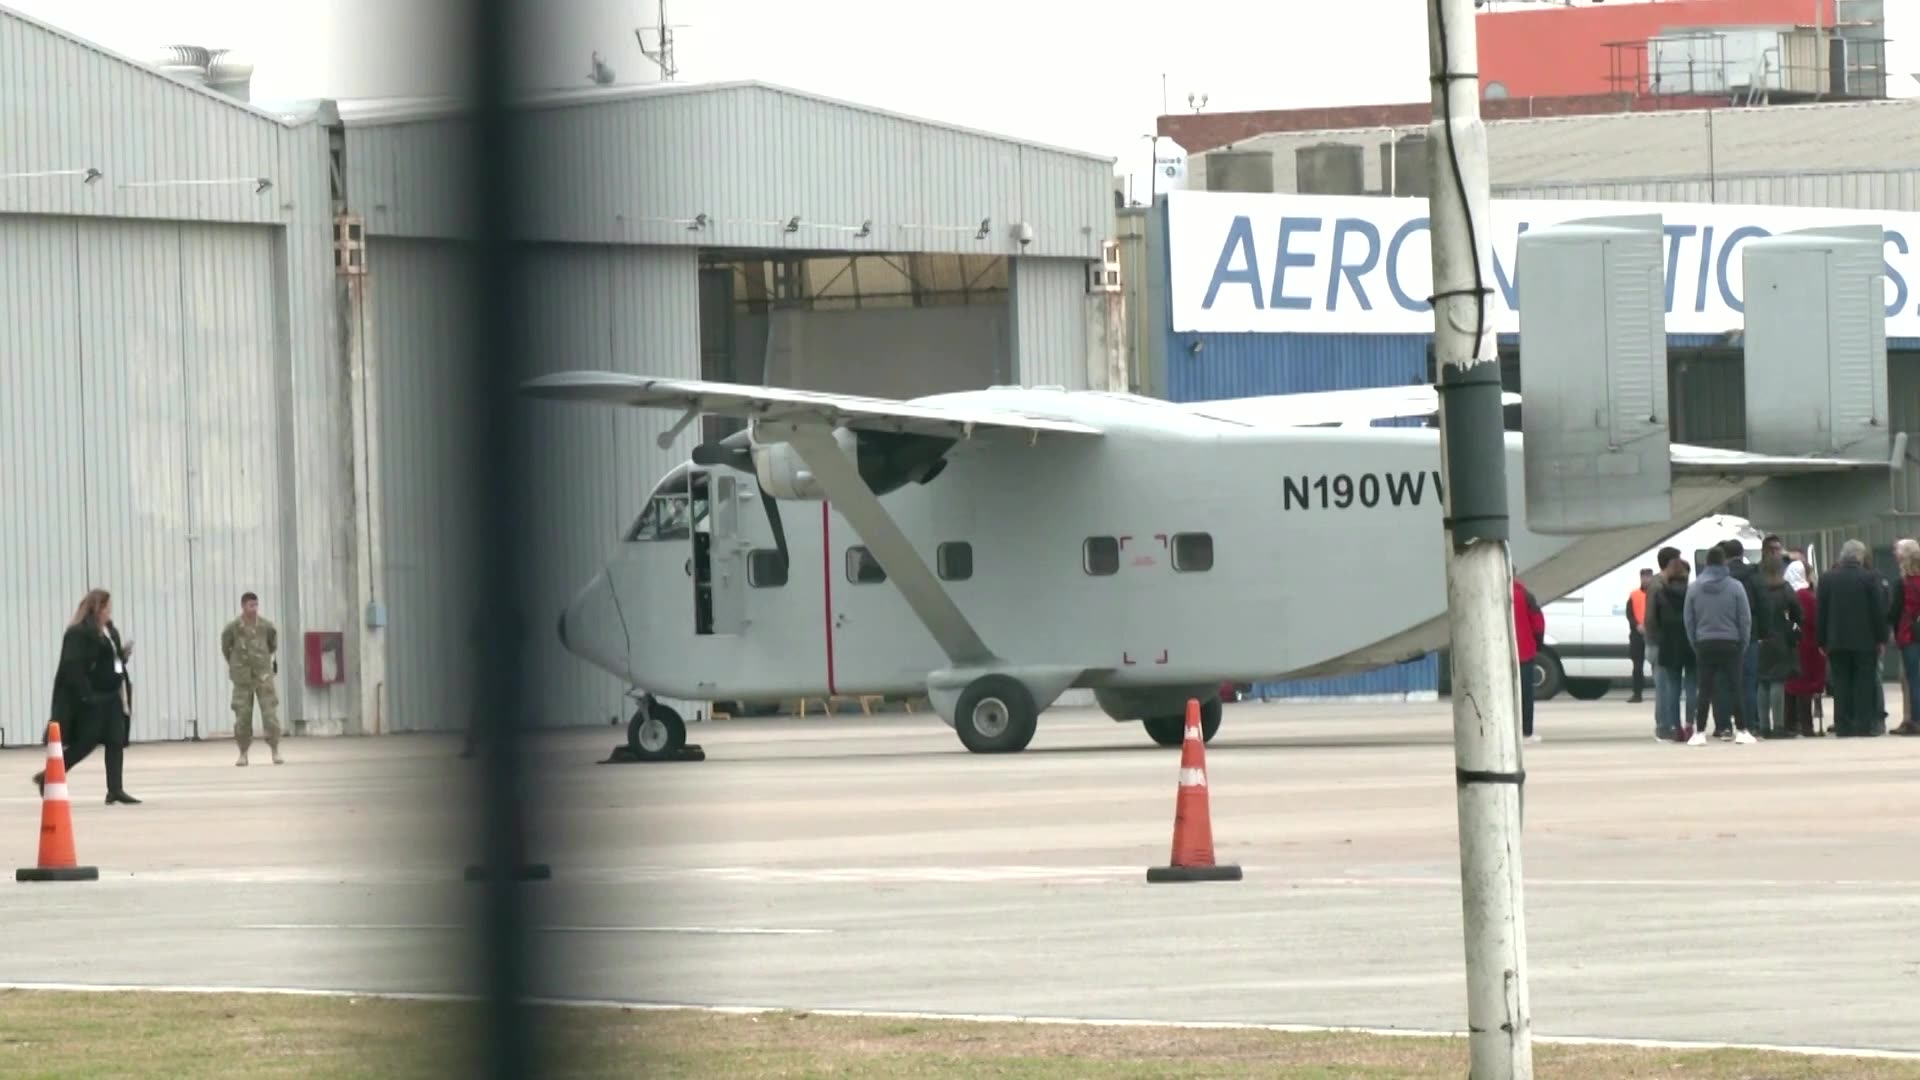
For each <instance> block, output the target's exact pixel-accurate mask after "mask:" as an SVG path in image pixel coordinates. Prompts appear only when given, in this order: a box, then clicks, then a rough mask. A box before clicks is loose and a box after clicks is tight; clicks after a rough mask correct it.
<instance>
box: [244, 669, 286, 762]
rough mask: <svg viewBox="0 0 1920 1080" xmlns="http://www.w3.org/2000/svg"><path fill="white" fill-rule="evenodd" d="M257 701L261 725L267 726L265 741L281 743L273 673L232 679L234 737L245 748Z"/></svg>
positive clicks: (250, 738) (251, 729)
mask: <svg viewBox="0 0 1920 1080" xmlns="http://www.w3.org/2000/svg"><path fill="white" fill-rule="evenodd" d="M255 701H258V702H259V703H260V720H261V726H262V727H263V728H265V729H266V735H267V745H268V746H270V747H272V746H279V745H280V695H279V693H278V692H277V691H276V690H275V689H274V687H273V674H272V673H271V672H268V673H266V674H263V675H259V676H248V677H243V678H236V679H234V680H233V741H234V742H236V743H238V744H239V746H240V749H242V750H245V749H246V748H247V747H248V746H249V745H251V744H252V743H253V703H254V702H255Z"/></svg>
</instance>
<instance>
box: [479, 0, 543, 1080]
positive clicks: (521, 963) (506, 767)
mask: <svg viewBox="0 0 1920 1080" xmlns="http://www.w3.org/2000/svg"><path fill="white" fill-rule="evenodd" d="M468 2H469V5H470V8H469V10H470V11H471V12H472V17H473V20H474V21H473V53H472V58H473V67H472V77H473V80H474V82H473V88H472V95H473V101H472V111H471V115H472V116H473V128H472V136H473V140H474V141H473V144H472V150H473V154H472V157H471V158H470V160H471V162H472V165H473V173H472V176H471V178H470V180H471V183H472V185H473V187H472V194H473V200H472V207H473V217H472V221H471V226H472V230H473V235H472V237H471V242H470V244H469V246H468V251H469V253H470V255H471V257H472V259H473V265H472V267H471V273H470V276H469V278H468V280H469V281H471V282H472V284H473V287H474V290H475V291H474V296H473V300H474V303H473V305H472V308H471V311H472V314H473V318H474V320H475V327H474V329H475V331H476V332H475V334H474V338H473V340H474V341H475V343H476V347H475V352H474V372H473V374H474V378H475V380H476V381H477V383H478V385H479V386H480V387H481V389H482V397H481V400H482V401H484V403H485V404H484V408H485V410H486V414H485V417H484V422H483V424H482V425H481V430H482V432H483V435H482V440H481V444H480V445H481V449H480V452H479V458H480V460H479V461H478V462H477V463H476V465H477V468H476V469H475V472H474V476H473V482H474V483H476V484H478V485H480V490H479V491H478V493H477V494H478V503H479V506H480V521H479V522H478V523H477V524H478V525H479V530H478V531H477V532H476V534H475V535H476V536H478V537H479V540H480V552H479V555H480V558H479V568H478V569H479V575H478V577H477V579H476V580H475V581H474V582H473V585H472V587H473V589H474V595H475V596H477V597H482V598H484V601H483V603H482V610H485V611H490V612H492V613H493V615H492V617H490V618H488V619H487V630H488V632H487V633H485V634H483V635H481V637H482V641H483V642H484V645H483V653H482V655H481V656H480V657H478V658H477V659H478V660H479V670H478V673H477V674H478V678H479V680H480V684H479V686H478V687H477V688H476V689H477V690H478V691H479V693H478V694H477V695H476V697H477V705H478V707H479V709H480V716H479V718H478V719H479V722H480V725H481V730H482V732H483V735H484V742H483V748H482V756H481V761H482V768H481V776H482V782H481V785H480V790H479V798H480V806H479V807H478V811H479V812H478V813H476V814H474V815H473V821H474V823H475V824H476V825H477V826H478V827H479V828H480V829H481V830H482V836H481V838H480V840H481V845H482V849H483V855H482V860H483V866H484V869H485V876H484V882H483V884H482V886H481V887H482V889H483V890H484V894H483V896H484V899H483V902H482V905H481V941H480V945H481V960H482V965H481V971H482V972H484V978H485V983H486V985H485V1007H484V1009H483V1011H482V1017H481V1018H482V1020H483V1029H482V1031H483V1038H484V1040H485V1041H484V1043H483V1044H482V1045H481V1046H480V1049H481V1051H482V1053H481V1055H480V1056H481V1058H482V1060H484V1061H485V1062H486V1070H487V1072H486V1075H489V1076H493V1077H498V1078H501V1080H505V1078H509V1077H511V1078H514V1080H519V1078H521V1077H528V1076H533V1075H535V1070H534V1068H533V1063H534V1061H535V1060H536V1055H535V1053H534V1050H533V1031H532V1023H531V1018H530V1017H529V1015H528V1012H527V1009H526V1006H525V998H526V996H527V992H528V987H529V983H530V979H529V975H530V972H529V957H530V955H531V950H530V949H529V948H528V940H527V938H528V932H527V922H528V919H527V909H526V897H525V892H524V889H523V887H522V886H521V885H520V884H519V883H518V882H517V881H516V874H515V871H516V869H517V868H518V867H519V866H520V865H521V864H522V854H523V851H524V848H525V839H524V838H525V836H526V834H527V831H528V830H527V822H526V821H525V820H524V817H523V808H524V806H525V802H524V800H523V799H522V798H521V792H522V790H523V783H522V775H521V772H522V760H521V756H520V746H521V739H520V731H519V728H520V724H521V717H522V716H524V715H525V710H524V709H523V708H522V707H521V705H522V701H523V700H524V695H525V692H526V687H525V686H524V685H522V680H523V673H522V671H521V665H520V664H519V662H518V661H519V657H517V656H513V655H511V654H510V653H509V651H508V650H509V649H511V648H512V635H511V634H508V633H505V632H503V628H504V627H505V625H506V623H507V620H508V619H509V618H510V616H511V612H512V611H513V610H514V609H516V608H517V607H518V606H519V604H520V601H521V588H520V587H521V579H522V576H523V573H524V570H525V567H526V552H525V551H523V550H521V545H520V542H519V538H520V537H523V536H525V535H526V531H525V530H524V529H522V528H521V527H520V522H521V520H522V516H523V511H522V507H521V505H520V503H521V493H522V491H523V490H524V485H523V484H522V483H521V482H520V480H521V476H522V468H523V463H524V461H525V457H526V453H527V447H526V439H525V432H524V430H523V428H522V425H521V424H520V423H519V422H518V420H519V417H518V409H517V406H516V403H515V400H514V386H515V384H516V383H517V382H518V374H519V371H520V367H521V365H520V358H519V355H518V351H519V349H521V348H522V347H523V345H524V335H523V334H522V326H523V323H524V319H523V318H522V316H521V312H520V305H521V300H522V297H523V295H524V294H523V292H522V290H521V289H520V267H519V265H518V258H519V252H518V249H517V245H516V243H515V240H516V237H517V236H518V234H519V231H520V230H519V228H518V211H519V209H520V207H521V205H522V198H521V192H520V183H519V182H520V179H521V177H522V176H523V175H524V174H523V173H522V171H521V169H520V154H519V152H518V140H517V139H516V138H515V135H516V132H515V119H514V116H513V114H512V112H511V109H510V101H509V93H510V90H509V87H510V86H511V84H512V81H513V80H512V77H511V76H512V72H511V63H512V60H511V57H510V55H509V44H508V43H509V42H511V41H513V40H514V39H515V37H516V36H517V34H516V29H517V28H516V27H515V26H514V25H513V17H514V16H515V15H516V14H518V13H519V12H518V10H517V9H518V8H519V7H520V5H519V4H518V3H517V2H516V0H468Z"/></svg>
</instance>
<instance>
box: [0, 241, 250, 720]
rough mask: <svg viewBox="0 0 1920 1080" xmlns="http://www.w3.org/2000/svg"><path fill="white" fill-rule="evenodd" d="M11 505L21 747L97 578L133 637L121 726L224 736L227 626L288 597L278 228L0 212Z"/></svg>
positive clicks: (7, 684) (8, 673)
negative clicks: (253, 594)
mask: <svg viewBox="0 0 1920 1080" xmlns="http://www.w3.org/2000/svg"><path fill="white" fill-rule="evenodd" d="M0 250H5V251H6V252H7V254H8V265H9V268H10V270H11V271H13V273H11V274H9V275H8V277H7V284H6V287H5V288H4V289H0V312H4V314H3V315H0V326H3V327H4V329H0V341H4V342H5V347H4V358H5V359H4V364H0V367H4V369H5V370H6V371H7V373H8V383H9V392H8V394H7V399H8V402H9V408H8V409H7V411H6V412H5V413H4V414H3V415H5V417H6V423H5V425H4V427H0V445H5V446H6V448H7V452H6V455H5V456H6V459H7V460H8V461H9V462H10V463H11V465H10V481H9V486H8V491H9V502H10V504H11V505H12V506H13V507H14V508H15V509H16V510H17V511H18V512H17V513H11V514H9V515H8V517H7V528H6V529H5V530H4V531H0V537H4V538H0V549H3V550H4V551H5V552H6V554H5V555H0V589H3V590H4V591H5V592H7V593H8V594H10V595H15V596H18V597H20V598H21V602H20V603H17V604H10V605H9V609H10V610H16V611H18V612H19V617H16V618H14V619H10V620H8V621H7V622H6V623H5V624H4V626H0V662H4V663H5V664H6V667H5V669H4V674H3V675H0V726H4V730H5V733H6V739H7V742H9V743H21V742H33V741H36V740H37V739H38V738H39V733H40V727H41V725H42V724H43V723H44V717H45V713H46V703H47V695H48V694H49V692H50V690H51V686H52V676H53V668H54V662H55V660H56V659H57V657H58V655H59V639H60V632H61V629H62V628H63V627H64V626H65V625H66V623H67V621H68V619H69V618H70V617H71V615H72V612H73V609H74V606H75V605H76V604H77V603H78V601H79V599H80V597H81V595H82V594H83V593H84V592H85V591H86V589H87V588H89V587H91V586H95V585H98V586H101V587H104V588H107V589H109V590H111V591H112V592H113V594H114V607H115V621H116V623H117V624H119V626H120V627H121V630H122V633H123V635H125V636H127V637H130V638H132V639H134V640H135V641H137V642H138V647H137V649H136V651H135V660H134V663H133V666H132V674H133V678H134V685H135V694H136V698H135V710H134V726H133V737H134V738H135V739H140V740H147V739H177V738H183V737H186V736H187V735H190V734H192V733H193V732H194V731H195V730H196V728H195V725H196V723H197V725H198V726H197V730H198V732H199V733H200V734H202V735H212V734H218V733H223V732H226V731H229V730H231V726H232V716H231V713H229V712H228V708H227V698H228V688H227V683H226V675H225V671H224V669H223V668H222V666H221V665H220V663H219V659H220V653H219V634H220V629H221V627H222V626H223V625H224V624H225V622H226V621H227V619H229V618H231V617H232V616H233V614H235V613H236V612H237V610H238V607H239V595H240V593H241V592H242V591H244V590H246V589H253V590H255V591H257V592H259V593H260V594H261V596H262V598H263V601H264V602H265V604H266V606H267V609H268V612H269V614H270V615H271V614H275V607H276V601H277V599H278V598H279V597H281V596H283V595H284V593H283V590H282V587H281V586H282V572H283V568H284V566H285V565H286V551H285V545H286V543H287V537H286V534H285V531H284V529H283V521H282V516H281V512H282V489H281V481H282V477H283V474H284V468H283V466H284V461H283V457H282V448H283V445H284V444H283V440H282V439H281V438H280V436H279V432H280V429H281V428H283V427H284V426H285V424H286V420H285V416H284V413H283V411H282V409H281V400H282V399H281V394H280V392H279V385H278V372H279V368H280V367H281V365H280V364H279V358H280V350H279V348H278V343H279V333H278V331H279V315H278V311H279V305H278V304H277V302H276V301H277V297H276V296H275V290H274V282H275V280H276V279H275V273H274V265H273V264H274V259H275V241H274V236H273V233H272V232H271V231H270V230H267V229H263V228H258V227H245V226H220V225H204V224H181V223H173V222H139V223H135V222H118V221H110V220H104V219H98V220H87V219H77V218H58V219H56V218H44V217H29V216H0Z"/></svg>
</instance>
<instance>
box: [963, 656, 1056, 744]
mask: <svg viewBox="0 0 1920 1080" xmlns="http://www.w3.org/2000/svg"><path fill="white" fill-rule="evenodd" d="M1039 719H1040V712H1039V710H1038V709H1036V708H1034V706H1033V695H1032V694H1029V693H1028V692H1027V688H1026V687H1024V686H1022V685H1020V681H1019V680H1018V679H1014V678H1010V677H1008V676H1006V675H982V676H981V677H980V678H978V679H975V680H973V682H971V683H969V684H967V688H966V689H965V690H962V691H961V692H960V701H959V703H958V707H957V708H956V709H955V710H954V717H953V729H954V731H955V732H956V733H957V734H959V736H960V742H961V745H963V746H965V747H966V748H967V749H968V750H971V751H973V752H974V753H976V754H1013V753H1018V752H1020V751H1022V750H1025V749H1026V748H1027V744H1028V743H1030V742H1032V741H1033V732H1034V728H1035V727H1036V726H1038V722H1039Z"/></svg>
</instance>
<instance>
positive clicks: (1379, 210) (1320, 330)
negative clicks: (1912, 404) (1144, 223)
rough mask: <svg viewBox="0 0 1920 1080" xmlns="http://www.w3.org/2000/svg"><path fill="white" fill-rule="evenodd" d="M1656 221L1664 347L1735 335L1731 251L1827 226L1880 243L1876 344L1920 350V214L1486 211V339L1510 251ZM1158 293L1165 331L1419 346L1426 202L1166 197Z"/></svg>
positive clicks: (1499, 307) (1497, 322)
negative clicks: (1578, 232)
mask: <svg viewBox="0 0 1920 1080" xmlns="http://www.w3.org/2000/svg"><path fill="white" fill-rule="evenodd" d="M1655 213H1657V214H1660V215H1661V216H1662V218H1663V220H1664V222H1665V225H1666V234H1667V259H1666V279H1667V333H1669V334H1720V333H1725V332H1726V331H1728V330H1738V329H1740V328H1741V326H1742V325H1744V322H1745V319H1744V316H1743V315H1742V311H1743V310H1744V309H1743V308H1742V306H1741V303H1740V285H1741V273H1740V264H1741V259H1740V244H1741V243H1743V242H1744V241H1746V240H1748V239H1751V238H1753V237H1756V236H1769V235H1774V234H1777V233H1782V232H1790V231H1793V230H1795V229H1810V228H1815V227H1819V226H1826V225H1879V226H1881V227H1882V228H1884V229H1885V230H1886V298H1887V336H1888V337H1890V338H1900V337H1907V338H1911V337H1920V250H1916V248H1920V213H1906V212H1899V211H1892V210H1825V209H1807V208H1803V207H1793V206H1729V205H1726V204H1724V203H1639V202H1617V201H1611V200H1609V201H1594V200H1578V201H1576V200H1568V199H1495V200H1493V206H1492V213H1491V217H1492V221H1491V222H1490V223H1489V224H1490V228H1489V230H1488V231H1489V233H1490V235H1489V236H1488V237H1487V240H1488V242H1489V243H1490V244H1491V245H1492V248H1493V280H1492V281H1491V282H1489V283H1488V284H1489V287H1491V288H1492V289H1493V296H1492V297H1491V299H1492V301H1493V326H1494V331H1495V332H1496V333H1503V334H1512V333H1518V332H1519V330H1520V316H1519V305H1520V292H1519V288H1518V285H1517V283H1516V282H1515V281H1514V273H1513V271H1514V251H1515V245H1516V243H1517V242H1518V239H1519V236H1520V234H1521V233H1522V232H1525V231H1526V230H1527V229H1529V228H1534V227H1541V226H1547V225H1556V224H1559V223H1561V222H1564V221H1568V220H1571V219H1574V218H1587V217H1611V216H1617V215H1621V214H1655ZM1167 215H1168V216H1167V233H1168V249H1169V250H1168V259H1169V263H1170V265H1169V274H1168V281H1169V285H1170V287H1171V289H1172V293H1173V297H1172V301H1173V305H1172V306H1173V328H1174V330H1176V331H1197V332H1223V333H1258V334H1429V333H1432V332H1433V311H1432V308H1431V307H1430V306H1429V305H1428V303H1427V299H1426V298H1427V296H1428V295H1429V294H1431V293H1432V292H1433V263H1432V261H1431V260H1432V254H1431V249H1430V247H1429V244H1428V237H1429V233H1428V219H1427V200H1425V199H1394V198H1384V197H1372V196H1364V195H1362V196H1353V195H1264V194H1243V193H1238V192H1224V191H1174V192H1169V193H1168V195H1167Z"/></svg>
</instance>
